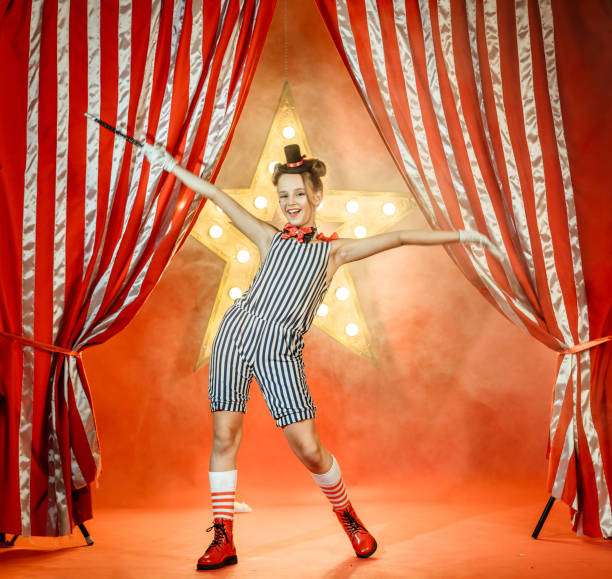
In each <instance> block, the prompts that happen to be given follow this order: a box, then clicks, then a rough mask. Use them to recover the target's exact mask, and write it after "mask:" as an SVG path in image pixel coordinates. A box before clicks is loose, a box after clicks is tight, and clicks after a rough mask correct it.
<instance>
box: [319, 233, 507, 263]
mask: <svg viewBox="0 0 612 579" xmlns="http://www.w3.org/2000/svg"><path fill="white" fill-rule="evenodd" d="M333 243H334V247H333V251H332V256H330V257H332V258H333V261H334V266H335V269H337V268H338V267H340V266H341V265H344V264H345V263H350V262H351V261H358V260H359V259H363V258H364V257H369V256H370V255H375V254H377V253H380V252H381V251H386V250H387V249H392V248H394V247H399V246H400V245H440V244H445V243H480V244H482V245H484V246H486V247H487V249H489V251H491V253H493V255H495V257H496V258H497V259H502V255H501V253H500V251H499V249H498V248H497V247H496V246H495V245H494V244H493V243H492V242H491V241H490V240H489V238H488V237H486V236H484V235H482V234H481V233H478V232H477V231H464V230H460V231H421V230H416V229H404V230H402V231H391V232H389V233H381V234H379V235H373V236H372V237H367V238H365V239H338V240H337V241H335V242H333Z"/></svg>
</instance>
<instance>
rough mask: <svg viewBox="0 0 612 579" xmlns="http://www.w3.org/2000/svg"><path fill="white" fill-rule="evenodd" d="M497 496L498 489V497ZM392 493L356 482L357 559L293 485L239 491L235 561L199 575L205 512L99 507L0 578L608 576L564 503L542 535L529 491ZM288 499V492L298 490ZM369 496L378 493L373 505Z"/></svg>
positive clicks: (610, 562)
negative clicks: (246, 508)
mask: <svg viewBox="0 0 612 579" xmlns="http://www.w3.org/2000/svg"><path fill="white" fill-rule="evenodd" d="M496 491H497V492H496ZM415 494H416V493H415V492H414V491H411V493H410V496H406V493H405V492H402V489H397V488H396V489H393V492H389V490H388V489H386V490H385V492H384V493H383V489H381V488H363V487H359V488H357V489H355V490H354V491H353V493H352V495H353V496H352V499H353V503H354V504H355V506H356V508H357V510H358V513H359V515H360V516H361V518H362V519H363V521H364V523H365V524H366V525H367V526H368V527H369V528H370V531H371V532H372V533H373V534H374V535H375V536H376V538H377V540H378V544H379V548H378V551H377V552H376V554H375V555H374V556H373V557H372V558H370V559H365V560H362V559H357V558H356V557H355V556H354V555H353V554H352V549H351V547H350V544H349V542H348V539H347V538H346V536H345V535H344V533H343V532H342V531H341V529H340V526H339V525H338V523H337V521H336V518H335V517H334V516H333V514H332V513H331V510H330V509H329V508H328V506H327V504H326V503H325V502H324V501H323V500H322V499H321V497H319V496H318V494H317V493H316V492H305V491H303V490H302V489H298V492H297V493H293V494H290V493H289V492H288V491H287V490H284V491H277V490H275V491H274V492H273V493H272V494H266V493H264V492H263V491H262V492H261V494H260V496H254V495H252V496H251V497H250V498H249V497H240V496H239V497H238V499H239V500H244V501H246V502H248V503H249V504H250V505H251V506H252V508H253V512H251V513H246V514H239V515H237V517H236V523H235V529H236V531H235V533H236V546H237V549H238V565H235V566H231V567H226V568H224V569H222V570H218V571H208V572H202V571H200V572H198V571H196V570H195V562H196V559H197V558H198V556H199V555H200V554H201V552H202V551H203V549H204V547H205V546H206V545H207V544H208V542H209V541H210V536H211V535H210V534H209V535H207V534H206V533H205V529H206V528H207V527H208V526H209V524H210V521H209V519H210V510H209V509H207V508H199V509H164V510H153V509H97V510H96V512H95V518H94V519H93V520H92V521H89V522H88V523H87V527H88V529H89V531H90V532H91V534H92V536H93V538H94V540H95V545H94V546H92V547H87V546H84V540H83V538H82V536H81V534H80V532H79V531H78V529H77V530H76V532H75V533H74V534H73V535H72V536H71V537H63V538H59V539H45V538H35V539H32V540H28V539H23V538H20V539H18V541H17V543H16V545H15V547H13V548H12V549H4V550H0V576H1V577H11V578H12V579H17V578H22V577H24V578H25V577H37V578H38V577H45V579H51V578H62V579H66V578H77V577H78V578H86V579H96V578H111V577H112V578H113V579H115V578H116V579H124V578H141V577H146V578H156V577H160V578H161V577H163V578H174V577H196V576H198V575H199V576H202V574H207V573H208V574H211V573H214V574H215V576H218V577H256V578H259V577H261V578H277V577H280V578H284V577H287V578H302V577H303V578H317V577H326V578H343V577H351V578H358V577H368V578H370V577H375V578H379V577H415V578H419V577H444V578H446V577H470V578H474V577H487V578H491V577H494V578H499V577H519V576H521V577H547V578H548V577H556V578H559V577H574V578H577V577H580V578H591V577H593V578H595V577H609V576H610V572H611V571H610V570H611V569H612V541H603V540H594V539H587V538H584V537H576V536H575V535H574V534H573V533H572V532H571V529H570V525H569V517H568V509H567V507H566V506H565V505H562V504H559V503H558V504H556V505H555V506H554V508H553V510H552V512H551V514H550V516H549V518H548V521H547V522H546V525H545V526H544V529H543V531H542V533H541V535H540V539H538V540H537V541H535V540H534V539H532V538H531V536H530V535H531V532H532V530H533V527H534V525H535V523H536V522H537V520H538V517H539V515H540V513H541V511H542V508H543V507H544V504H545V502H546V498H547V497H546V495H545V494H543V493H542V491H541V489H540V490H539V491H534V490H533V489H529V490H528V491H525V492H519V491H516V489H515V492H512V493H508V492H506V491H501V490H500V489H499V487H495V488H489V492H487V491H486V490H482V489H480V490H477V489H474V488H472V489H470V491H469V492H464V493H462V494H458V493H453V494H452V496H448V497H442V498H437V499H435V500H432V499H427V500H419V496H415ZM296 495H297V496H296ZM372 497H378V500H373V498H372Z"/></svg>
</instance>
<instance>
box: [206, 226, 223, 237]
mask: <svg viewBox="0 0 612 579" xmlns="http://www.w3.org/2000/svg"><path fill="white" fill-rule="evenodd" d="M222 233H223V229H221V227H219V226H218V225H213V226H212V227H211V228H210V229H209V230H208V235H210V236H211V237H212V238H213V239H217V238H219V237H221V235H222Z"/></svg>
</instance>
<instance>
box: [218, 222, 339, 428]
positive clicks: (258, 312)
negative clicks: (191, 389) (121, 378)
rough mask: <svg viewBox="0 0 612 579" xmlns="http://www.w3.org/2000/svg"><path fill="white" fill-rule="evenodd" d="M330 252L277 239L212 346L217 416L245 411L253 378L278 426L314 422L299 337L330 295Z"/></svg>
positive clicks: (316, 245) (317, 245)
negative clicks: (223, 413)
mask: <svg viewBox="0 0 612 579" xmlns="http://www.w3.org/2000/svg"><path fill="white" fill-rule="evenodd" d="M329 251H330V245H329V243H325V242H319V243H308V244H304V243H298V242H297V241H296V240H294V239H282V236H281V233H277V234H276V235H275V236H274V238H273V239H272V243H271V245H270V248H269V250H268V253H267V254H266V257H265V259H264V260H263V263H262V264H261V266H260V268H259V270H258V271H257V274H256V275H255V278H254V279H253V281H252V283H251V285H250V286H249V288H248V289H247V291H246V292H245V293H244V295H243V296H242V297H240V298H239V299H237V300H236V301H235V302H234V304H233V305H232V306H231V307H230V308H229V309H228V310H227V312H226V313H225V315H224V317H223V320H222V322H221V325H220V326H219V330H218V332H217V335H216V336H215V339H214V341H213V345H212V350H211V355H210V368H209V389H208V393H209V397H210V407H211V411H212V412H215V411H217V410H227V411H231V412H245V411H246V404H247V401H248V399H249V388H250V383H251V379H252V377H253V376H255V378H256V379H257V382H258V384H259V387H260V388H261V391H262V393H263V395H264V398H265V401H266V404H267V406H268V409H269V410H270V414H272V416H273V417H274V419H275V420H276V424H277V426H287V425H288V424H292V423H294V422H299V421H301V420H306V419H309V418H314V415H315V405H314V403H313V401H312V398H311V396H310V392H309V390H308V385H307V383H306V375H305V373H304V362H303V361H302V349H303V347H304V340H303V338H302V335H303V334H304V332H306V331H307V330H308V328H309V327H310V325H311V324H312V320H313V318H314V316H315V314H316V311H317V308H318V307H319V304H320V303H321V301H322V300H323V297H324V296H325V292H326V291H327V281H326V275H327V264H328V261H329Z"/></svg>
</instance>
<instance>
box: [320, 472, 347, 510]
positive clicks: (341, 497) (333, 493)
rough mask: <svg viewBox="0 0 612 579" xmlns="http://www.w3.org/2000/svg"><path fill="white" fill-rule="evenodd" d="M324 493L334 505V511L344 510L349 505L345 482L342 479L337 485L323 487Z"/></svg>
mask: <svg viewBox="0 0 612 579" xmlns="http://www.w3.org/2000/svg"><path fill="white" fill-rule="evenodd" d="M321 490H322V491H323V494H324V495H325V496H326V497H327V499H328V500H329V502H330V503H331V504H332V507H334V511H342V510H344V509H346V508H348V506H349V500H348V497H347V496H346V490H345V489H344V482H343V481H342V479H340V482H339V483H338V484H337V485H334V486H332V487H321Z"/></svg>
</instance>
